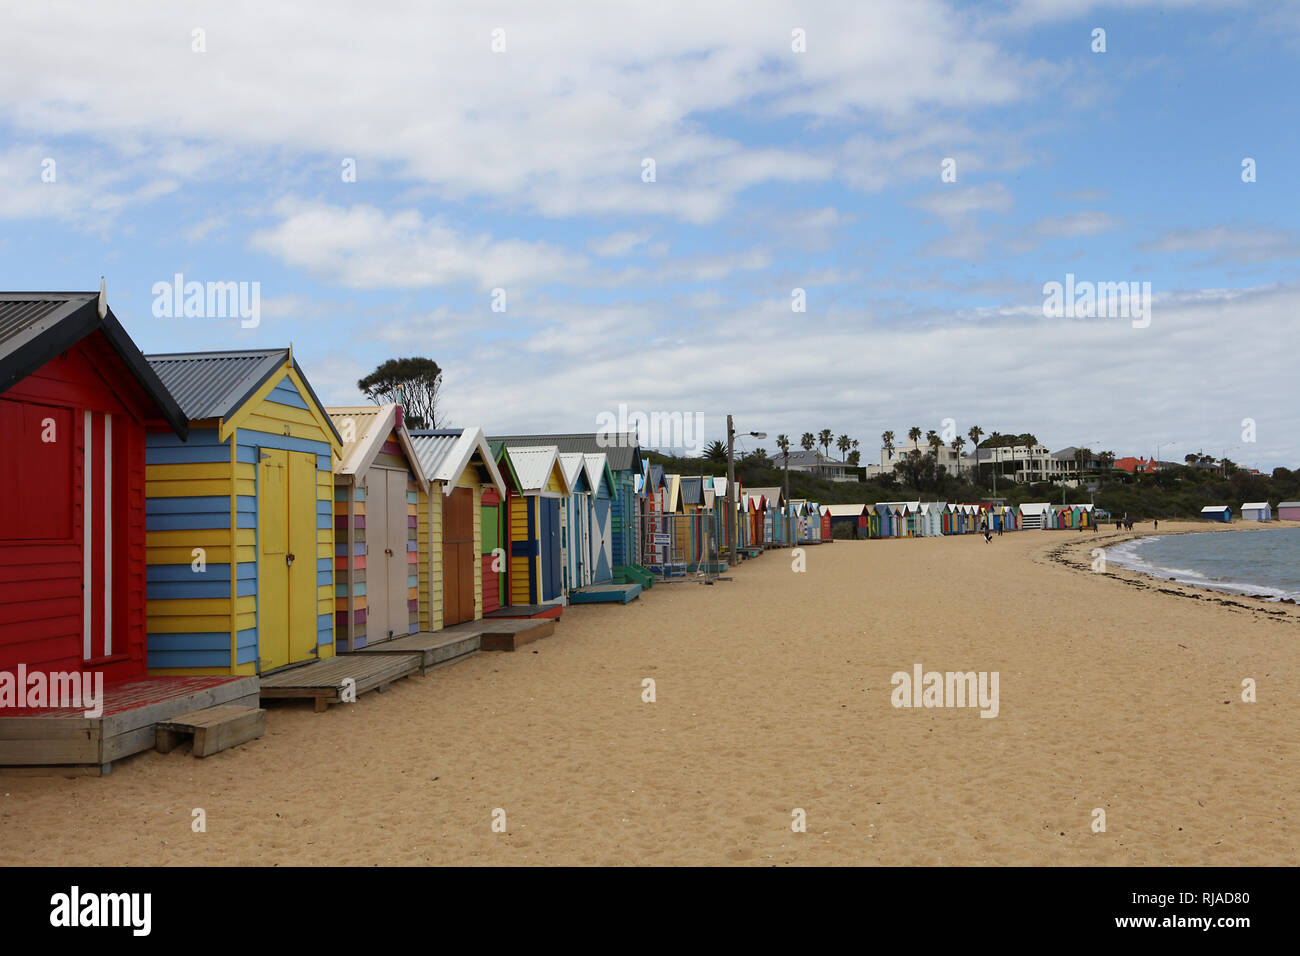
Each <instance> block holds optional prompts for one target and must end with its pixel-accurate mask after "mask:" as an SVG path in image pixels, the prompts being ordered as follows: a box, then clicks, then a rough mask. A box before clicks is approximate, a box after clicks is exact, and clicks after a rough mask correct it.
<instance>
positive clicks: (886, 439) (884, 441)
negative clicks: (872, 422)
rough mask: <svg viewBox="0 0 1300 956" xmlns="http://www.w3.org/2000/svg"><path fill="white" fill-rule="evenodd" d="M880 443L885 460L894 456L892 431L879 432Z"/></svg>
mask: <svg viewBox="0 0 1300 956" xmlns="http://www.w3.org/2000/svg"><path fill="white" fill-rule="evenodd" d="M880 445H881V447H882V448H884V449H885V461H890V460H891V459H893V457H894V433H893V432H881V433H880Z"/></svg>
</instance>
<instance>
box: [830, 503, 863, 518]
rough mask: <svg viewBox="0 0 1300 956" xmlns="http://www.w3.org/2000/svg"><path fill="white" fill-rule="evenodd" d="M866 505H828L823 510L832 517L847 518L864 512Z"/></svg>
mask: <svg viewBox="0 0 1300 956" xmlns="http://www.w3.org/2000/svg"><path fill="white" fill-rule="evenodd" d="M866 507H867V506H866V505H827V506H826V507H825V508H824V509H823V510H824V511H825V513H826V514H828V515H830V516H831V517H832V518H845V517H848V516H850V515H860V514H862V513H863V511H864V510H865V509H866Z"/></svg>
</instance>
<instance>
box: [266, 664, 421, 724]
mask: <svg viewBox="0 0 1300 956" xmlns="http://www.w3.org/2000/svg"><path fill="white" fill-rule="evenodd" d="M422 666H423V657H422V655H420V654H415V653H412V654H343V655H341V656H339V657H331V658H329V659H327V660H323V661H313V662H312V663H310V664H302V665H299V666H297V667H289V668H285V669H284V670H278V671H275V672H273V673H270V674H263V675H262V691H261V694H262V699H263V700H277V699H285V698H289V699H294V700H310V701H312V702H313V703H314V704H315V705H316V712H317V713H320V712H321V711H323V710H325V709H326V708H327V707H329V705H330V704H337V703H340V702H342V701H344V699H345V689H346V688H347V687H349V682H351V686H352V691H353V693H355V695H356V697H360V696H361V695H362V694H364V693H366V692H367V691H372V690H384V689H385V688H387V687H388V685H389V684H391V683H392V682H393V681H395V680H398V679H400V678H402V677H408V676H410V675H411V674H417V673H419V672H420V669H421V667H422ZM347 696H348V697H349V698H351V694H348V695H347ZM351 699H355V698H351Z"/></svg>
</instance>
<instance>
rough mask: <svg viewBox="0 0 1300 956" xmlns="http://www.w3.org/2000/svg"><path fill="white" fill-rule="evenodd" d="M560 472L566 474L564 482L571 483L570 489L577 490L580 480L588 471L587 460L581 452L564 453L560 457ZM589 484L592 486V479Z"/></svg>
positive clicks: (588, 480)
mask: <svg viewBox="0 0 1300 956" xmlns="http://www.w3.org/2000/svg"><path fill="white" fill-rule="evenodd" d="M560 470H561V471H562V472H564V480H565V481H567V482H568V483H569V487H570V488H576V487H578V478H579V477H580V476H581V475H582V474H583V473H584V472H585V471H586V470H587V459H586V458H584V457H583V455H582V452H580V451H570V452H564V453H562V454H561V455H560ZM587 483H588V484H591V479H590V478H588V479H587Z"/></svg>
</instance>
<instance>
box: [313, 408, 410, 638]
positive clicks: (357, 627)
mask: <svg viewBox="0 0 1300 956" xmlns="http://www.w3.org/2000/svg"><path fill="white" fill-rule="evenodd" d="M325 411H326V412H327V413H328V414H329V417H330V421H331V422H333V423H334V428H335V430H336V431H337V432H338V433H339V437H340V438H341V439H342V442H343V449H342V453H341V455H342V457H341V458H340V460H339V461H338V462H337V467H336V468H335V471H334V646H335V649H336V650H337V651H338V652H339V653H347V652H349V651H356V650H360V649H361V648H363V647H365V646H366V645H367V644H377V643H379V642H381V641H386V640H388V639H389V638H393V637H402V636H403V635H406V634H414V633H416V631H418V630H419V623H420V616H419V604H418V598H419V583H420V582H419V572H420V569H419V534H418V516H419V502H420V497H421V495H426V496H427V495H428V493H429V482H428V480H427V479H426V478H425V477H424V471H423V469H422V468H421V467H420V463H419V458H418V457H417V456H416V453H415V449H414V447H413V446H412V444H411V438H410V435H409V434H408V433H407V430H406V428H405V427H404V425H403V422H402V407H401V406H400V405H396V404H391V403H390V404H386V405H362V406H331V407H329V408H327V409H326V410H325Z"/></svg>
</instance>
